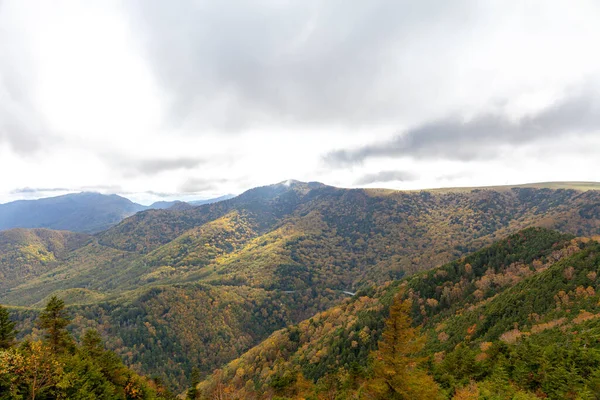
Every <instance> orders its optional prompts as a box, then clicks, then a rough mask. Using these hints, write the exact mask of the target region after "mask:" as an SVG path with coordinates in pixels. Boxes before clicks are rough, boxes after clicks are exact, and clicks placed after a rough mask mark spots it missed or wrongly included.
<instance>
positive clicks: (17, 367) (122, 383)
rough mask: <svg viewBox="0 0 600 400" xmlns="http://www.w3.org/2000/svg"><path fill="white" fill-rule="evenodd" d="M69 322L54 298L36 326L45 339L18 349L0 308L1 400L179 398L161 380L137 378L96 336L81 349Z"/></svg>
mask: <svg viewBox="0 0 600 400" xmlns="http://www.w3.org/2000/svg"><path fill="white" fill-rule="evenodd" d="M70 322H71V321H70V316H69V315H68V313H67V311H66V310H65V307H64V302H63V301H62V300H60V299H58V298H57V297H52V298H51V299H50V300H49V301H48V303H47V304H46V307H45V308H44V310H43V311H42V312H41V314H40V316H39V318H38V320H37V325H38V327H39V328H40V329H41V331H42V333H43V336H42V338H40V339H36V340H24V341H22V342H20V343H17V342H16V341H15V339H14V338H15V333H16V332H15V330H14V322H12V321H11V320H10V316H9V313H8V312H7V311H6V310H5V309H4V308H3V307H2V306H0V398H2V399H23V398H27V399H32V400H35V399H42V400H43V399H106V400H108V399H111V400H112V399H114V400H117V399H156V400H159V399H165V400H166V399H174V398H175V396H173V395H172V394H171V393H170V392H169V391H168V390H167V389H166V388H165V387H164V386H163V385H162V383H161V382H160V380H149V379H146V378H144V377H142V376H140V375H138V374H137V373H135V372H134V371H132V370H131V369H129V368H127V367H126V366H125V365H124V364H123V362H122V361H121V360H120V359H119V357H118V356H117V355H116V354H115V353H113V352H111V351H107V350H105V349H104V347H103V344H102V337H101V336H100V334H99V333H98V332H97V331H95V330H91V329H90V330H87V331H86V332H85V333H84V334H83V335H82V337H81V341H80V343H77V342H76V341H75V340H74V338H73V337H72V336H71V334H70V333H69V332H68V331H67V330H66V327H67V326H68V325H69V324H70Z"/></svg>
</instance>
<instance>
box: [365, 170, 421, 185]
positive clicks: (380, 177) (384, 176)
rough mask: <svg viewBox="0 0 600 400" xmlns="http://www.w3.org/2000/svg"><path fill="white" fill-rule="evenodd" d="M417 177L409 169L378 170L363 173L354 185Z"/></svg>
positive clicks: (412, 179)
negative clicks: (371, 172)
mask: <svg viewBox="0 0 600 400" xmlns="http://www.w3.org/2000/svg"><path fill="white" fill-rule="evenodd" d="M417 178H418V177H417V176H416V175H415V174H414V173H412V172H410V171H380V172H377V173H374V174H365V175H363V176H361V177H360V178H358V179H357V180H356V181H354V184H355V185H368V184H370V183H379V182H380V183H384V182H393V181H400V182H406V181H414V180H416V179H417Z"/></svg>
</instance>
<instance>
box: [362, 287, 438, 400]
mask: <svg viewBox="0 0 600 400" xmlns="http://www.w3.org/2000/svg"><path fill="white" fill-rule="evenodd" d="M410 309H411V301H410V300H402V295H401V294H398V295H397V296H396V297H395V298H394V302H393V304H392V306H391V307H390V316H389V318H388V319H387V320H386V322H385V328H384V331H383V333H382V337H381V341H380V342H379V349H378V350H377V351H376V352H375V353H374V355H373V379H372V380H371V381H370V382H369V383H368V384H367V388H366V394H367V396H368V397H369V398H372V399H390V400H429V399H437V398H439V388H438V386H437V384H436V383H435V381H434V380H433V379H432V378H431V377H430V376H429V375H427V373H426V372H425V371H423V370H421V369H419V367H418V364H419V362H421V361H423V359H422V358H419V357H417V356H416V354H417V353H418V352H419V351H421V349H422V348H423V346H424V344H425V337H424V336H422V335H421V334H420V331H419V329H418V328H414V327H412V319H411V317H410V315H409V312H410Z"/></svg>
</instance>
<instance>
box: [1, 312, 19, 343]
mask: <svg viewBox="0 0 600 400" xmlns="http://www.w3.org/2000/svg"><path fill="white" fill-rule="evenodd" d="M16 334H17V331H15V322H13V321H11V320H10V315H9V314H8V310H6V308H4V307H2V306H1V305H0V349H8V348H9V347H11V346H12V345H13V343H14V341H15V335H16Z"/></svg>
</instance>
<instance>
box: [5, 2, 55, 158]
mask: <svg viewBox="0 0 600 400" xmlns="http://www.w3.org/2000/svg"><path fill="white" fill-rule="evenodd" d="M3 12H4V7H3V3H1V2H0V18H1V17H2V13H3ZM14 39H15V38H12V37H10V38H9V37H6V36H5V35H4V32H3V30H2V28H0V145H2V144H4V145H6V146H8V147H9V148H10V149H11V150H12V151H14V152H16V153H18V154H20V155H28V154H32V153H35V152H37V151H39V150H40V149H41V148H42V147H43V146H44V145H46V144H47V142H48V141H47V140H44V134H46V135H47V134H48V132H47V129H46V127H45V126H44V124H43V121H42V118H41V117H40V115H39V113H38V112H37V110H36V109H35V107H34V106H33V104H32V101H31V100H32V94H31V93H32V89H33V88H32V87H31V85H32V81H33V80H34V76H35V73H34V71H33V70H32V69H31V68H30V66H32V65H34V64H33V63H32V60H31V57H30V56H29V55H28V54H27V52H26V50H25V49H23V46H22V43H20V42H19V41H18V40H14Z"/></svg>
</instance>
